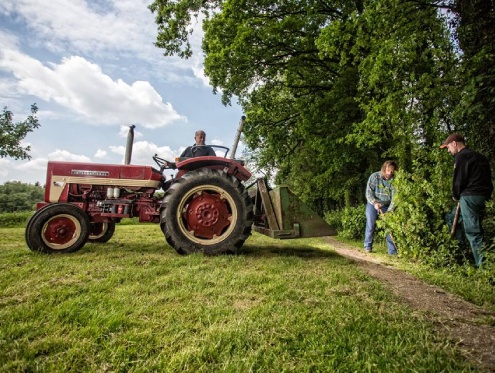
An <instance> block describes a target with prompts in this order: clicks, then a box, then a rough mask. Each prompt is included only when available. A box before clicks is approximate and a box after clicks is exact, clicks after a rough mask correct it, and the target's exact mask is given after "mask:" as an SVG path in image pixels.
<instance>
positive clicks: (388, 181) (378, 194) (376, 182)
mask: <svg viewBox="0 0 495 373" xmlns="http://www.w3.org/2000/svg"><path fill="white" fill-rule="evenodd" d="M396 170H397V163H396V162H395V161H386V162H385V163H384V164H383V165H382V169H381V170H380V171H378V172H374V173H372V174H371V176H370V177H369V179H368V183H367V185H366V200H367V201H368V202H367V203H366V231H365V234H364V251H366V252H367V253H371V252H372V250H373V234H374V232H375V227H376V219H378V214H380V211H381V212H383V213H385V212H388V211H392V209H393V208H394V202H393V196H394V192H395V190H394V188H393V186H392V181H393V179H394V172H395V171H396ZM386 241H387V250H388V253H389V254H390V255H397V248H396V247H395V244H394V242H393V240H392V238H391V237H390V234H387V235H386Z"/></svg>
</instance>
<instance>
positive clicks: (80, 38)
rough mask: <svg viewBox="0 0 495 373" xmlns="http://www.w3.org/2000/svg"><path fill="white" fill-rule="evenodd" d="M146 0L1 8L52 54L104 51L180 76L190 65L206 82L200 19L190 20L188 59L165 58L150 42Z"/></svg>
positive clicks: (11, 3)
mask: <svg viewBox="0 0 495 373" xmlns="http://www.w3.org/2000/svg"><path fill="white" fill-rule="evenodd" d="M149 4H151V0H106V1H85V0H51V1H39V0H3V1H2V2H0V13H4V14H6V15H8V16H9V17H11V18H12V19H14V17H15V18H16V19H18V20H22V22H23V23H25V24H26V25H28V27H29V28H30V29H32V30H33V32H34V33H35V34H36V37H37V40H36V43H35V46H36V47H39V46H40V43H41V45H42V46H43V47H44V48H47V49H48V50H50V51H52V52H54V53H57V54H62V53H66V52H65V51H67V50H72V51H74V52H76V53H77V54H80V55H83V56H92V57H94V58H95V59H97V58H98V56H100V55H102V54H107V55H109V56H113V57H111V58H112V59H113V61H114V63H115V64H118V63H119V61H120V60H121V59H122V58H129V57H131V58H139V59H140V60H142V61H143V63H142V64H141V65H140V68H142V67H143V66H142V65H146V68H147V69H148V70H150V69H153V70H154V73H155V74H160V76H162V77H164V78H165V79H169V80H174V81H177V80H182V81H185V80H187V79H184V77H183V72H184V71H185V70H186V71H187V70H189V71H191V72H193V74H194V76H195V77H197V78H199V79H200V80H201V81H202V82H203V83H204V84H207V82H208V80H207V79H206V78H205V77H204V74H203V68H202V52H201V48H200V46H201V39H202V35H203V31H202V29H201V22H199V23H197V24H194V29H195V32H194V34H193V36H192V44H193V48H194V50H195V56H194V57H193V58H191V59H188V60H181V59H180V58H178V57H167V58H166V59H165V58H164V56H163V51H162V50H160V49H159V48H157V47H155V46H154V42H155V41H156V36H157V31H156V30H157V25H156V24H155V23H154V17H155V15H154V14H152V13H151V11H150V10H149V9H148V5H149ZM194 22H195V21H194ZM28 42H32V41H28ZM33 44H34V43H33ZM179 71H182V72H179ZM181 76H182V77H181Z"/></svg>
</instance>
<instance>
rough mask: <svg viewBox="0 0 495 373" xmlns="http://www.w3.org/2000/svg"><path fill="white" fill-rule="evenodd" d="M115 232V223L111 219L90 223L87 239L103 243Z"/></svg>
mask: <svg viewBox="0 0 495 373" xmlns="http://www.w3.org/2000/svg"><path fill="white" fill-rule="evenodd" d="M114 232H115V223H114V222H113V221H109V222H104V223H91V224H90V228H89V237H88V241H89V242H92V243H95V242H96V243H105V242H108V241H109V240H110V238H112V236H113V234H114Z"/></svg>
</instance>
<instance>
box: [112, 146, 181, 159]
mask: <svg viewBox="0 0 495 373" xmlns="http://www.w3.org/2000/svg"><path fill="white" fill-rule="evenodd" d="M110 150H111V151H112V152H113V153H115V154H118V155H121V156H122V160H123V159H124V158H123V157H124V155H125V146H110ZM155 154H156V155H158V156H159V157H160V158H163V159H165V160H167V161H173V160H174V159H175V157H177V156H179V155H180V152H179V151H174V150H172V149H171V148H170V147H169V146H158V145H156V144H153V143H151V142H148V141H137V142H135V143H134V145H133V148H132V156H131V164H144V165H154V162H153V156H154V155H155Z"/></svg>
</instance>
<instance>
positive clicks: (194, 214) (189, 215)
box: [183, 192, 231, 239]
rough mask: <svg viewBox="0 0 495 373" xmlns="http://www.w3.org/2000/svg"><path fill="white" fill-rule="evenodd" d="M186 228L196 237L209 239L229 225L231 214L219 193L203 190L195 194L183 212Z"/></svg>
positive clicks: (219, 233)
mask: <svg viewBox="0 0 495 373" xmlns="http://www.w3.org/2000/svg"><path fill="white" fill-rule="evenodd" d="M183 217H184V219H185V220H186V222H187V229H188V230H189V231H191V232H193V234H194V235H195V236H196V237H202V238H208V239H211V238H213V237H215V236H217V237H218V236H220V235H221V234H222V232H223V231H224V229H225V228H226V227H228V226H229V224H230V221H231V214H230V213H229V209H228V207H227V204H226V201H225V199H223V198H222V197H221V196H220V194H210V193H206V192H203V193H201V194H199V195H196V196H195V197H194V198H193V199H192V201H191V202H190V203H189V205H188V206H187V208H186V210H185V212H184V214H183Z"/></svg>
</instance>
